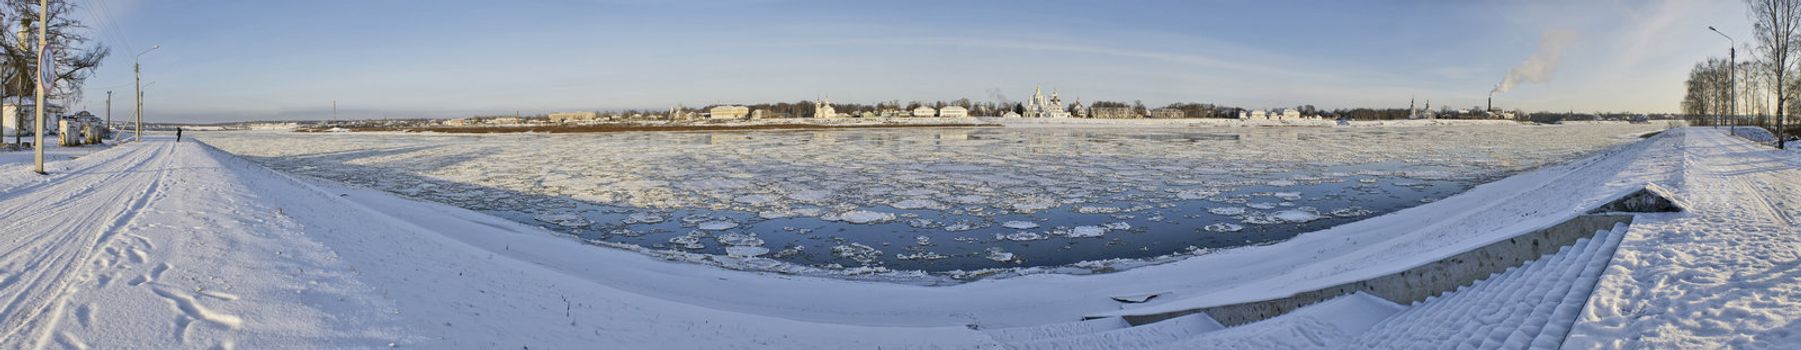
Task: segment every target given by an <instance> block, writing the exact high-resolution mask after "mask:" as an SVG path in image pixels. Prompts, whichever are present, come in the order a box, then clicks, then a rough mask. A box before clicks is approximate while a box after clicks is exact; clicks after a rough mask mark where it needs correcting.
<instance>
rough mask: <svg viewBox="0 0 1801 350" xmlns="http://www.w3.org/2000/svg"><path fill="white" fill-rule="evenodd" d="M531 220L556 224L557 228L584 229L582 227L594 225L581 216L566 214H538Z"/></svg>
mask: <svg viewBox="0 0 1801 350" xmlns="http://www.w3.org/2000/svg"><path fill="white" fill-rule="evenodd" d="M532 218H533V219H537V220H538V221H543V222H548V223H552V224H556V225H557V226H562V227H584V226H588V225H593V224H594V222H593V221H588V219H587V218H583V217H582V216H581V215H576V214H567V213H558V214H538V215H536V216H533V217H532Z"/></svg>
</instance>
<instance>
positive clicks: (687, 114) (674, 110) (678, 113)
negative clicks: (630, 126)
mask: <svg viewBox="0 0 1801 350" xmlns="http://www.w3.org/2000/svg"><path fill="white" fill-rule="evenodd" d="M694 113H695V112H694V111H691V110H688V107H686V106H682V105H679V104H678V105H674V106H669V115H668V117H669V120H670V121H683V120H690V119H694V118H695V115H694ZM642 118H643V117H642V116H640V115H636V114H634V115H632V119H642Z"/></svg>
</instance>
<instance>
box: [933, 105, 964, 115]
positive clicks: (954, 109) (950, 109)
mask: <svg viewBox="0 0 1801 350" xmlns="http://www.w3.org/2000/svg"><path fill="white" fill-rule="evenodd" d="M938 116H940V117H945V118H965V117H969V109H968V108H963V106H945V107H944V108H939V109H938Z"/></svg>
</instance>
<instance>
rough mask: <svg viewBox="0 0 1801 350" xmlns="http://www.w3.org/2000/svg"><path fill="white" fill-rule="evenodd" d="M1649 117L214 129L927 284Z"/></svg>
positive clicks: (1379, 201)
mask: <svg viewBox="0 0 1801 350" xmlns="http://www.w3.org/2000/svg"><path fill="white" fill-rule="evenodd" d="M1639 129H1646V130H1654V129H1656V127H1655V126H1633V125H1593V126H1573V127H1529V126H1447V127H1432V128H1406V129H1399V128H1396V129H1388V128H1357V129H1337V128H1284V129H1281V130H1263V129H1209V128H1187V129H1183V130H1171V129H1132V128H1108V129H1055V128H1045V129H910V130H845V131H824V132H814V131H793V132H790V131H758V132H692V133H687V132H684V133H605V134H554V135H545V134H534V135H525V134H491V135H444V134H434V135H418V134H399V133H371V134H362V133H350V134H337V135H330V137H321V135H314V134H303V133H273V132H219V133H208V134H206V135H202V136H201V138H202V139H203V140H204V141H206V142H208V143H209V144H212V145H213V146H216V147H219V148H220V149H223V150H226V151H228V152H232V153H235V154H238V155H241V156H244V157H245V158H247V159H250V160H252V161H255V162H258V163H260V164H263V165H266V166H269V167H271V168H274V169H277V170H282V171H285V172H289V173H294V174H298V175H303V176H312V177H318V178H324V179H329V180H334V181H339V182H344V183H348V184H352V185H357V186H364V187H370V188H375V189H380V190H384V191H388V192H391V193H395V194H398V195H402V196H406V197H411V198H416V199H421V200H428V201H436V202H441V203H446V204H450V205H455V206H459V207H463V208H466V209H471V210H476V211H481V212H485V213H491V214H494V215H497V216H500V217H504V218H508V219H512V220H516V221H520V222H526V223H530V224H532V225H535V226H540V227H545V228H547V229H550V230H554V231H558V232H564V233H568V234H570V235H573V236H576V237H579V238H581V239H582V240H583V241H586V242H592V243H594V244H599V245H606V246H610V247H616V248H621V249H629V250H634V251H639V252H643V253H645V254H650V255H655V256H659V257H663V258H667V259H671V260H678V261H689V262H696V263H706V264H715V265H720V266H724V267H728V268H736V269H752V270H766V271H774V272H780V273H794V274H819V275H832V276H838V277H845V278H870V279H907V278H928V279H931V278H937V277H922V276H952V277H955V278H969V277H979V276H1005V275H1017V274H1023V273H1029V271H1056V272H1058V273H1080V272H1081V271H1112V270H1117V269H1119V268H1125V267H1130V266H1139V265H1142V264H1145V263H1147V262H1151V261H1167V260H1168V259H1177V258H1179V257H1181V256H1185V255H1189V254H1204V253H1206V252H1211V251H1217V250H1219V249H1230V248H1233V247H1237V246H1244V245H1257V244H1269V243H1273V242H1278V241H1281V240H1284V239H1287V238H1288V237H1292V236H1294V235H1296V234H1301V233H1303V232H1307V231H1313V230H1319V229H1323V228H1326V227H1330V226H1333V225H1338V224H1342V223H1346V222H1350V221H1353V220H1359V219H1363V218H1366V217H1370V216H1374V215H1381V214H1384V213H1388V212H1392V211H1395V210H1399V209H1403V208H1407V207H1411V206H1415V205H1420V204H1422V203H1428V202H1431V201H1434V200H1437V199H1440V198H1445V197H1447V196H1450V195H1454V194H1456V193H1457V192H1460V191H1463V190H1465V189H1467V188H1469V187H1470V186H1474V185H1476V184H1479V183H1482V182H1486V181H1491V180H1494V179H1497V178H1499V177H1501V176H1506V175H1509V174H1513V173H1515V172H1518V171H1523V170H1527V169H1532V168H1535V167H1539V166H1543V165H1546V164H1549V163H1552V162H1559V161H1565V160H1569V159H1573V158H1575V157H1578V156H1581V155H1583V154H1586V153H1589V152H1593V151H1595V150H1599V149H1602V148H1605V147H1610V146H1613V145H1617V144H1621V143H1624V142H1629V141H1631V139H1627V138H1619V137H1616V136H1618V135H1632V134H1636V133H1635V131H1637V130H1639ZM753 135H754V137H752V136H753ZM944 135H950V137H940V136H944ZM1470 140H1483V142H1469V141H1470ZM1322 145H1351V146H1346V147H1338V146H1322ZM1196 232H1209V233H1219V234H1213V235H1209V234H1196ZM1225 233H1232V234H1231V235H1229V236H1230V237H1232V239H1218V238H1219V237H1221V236H1223V234H1225Z"/></svg>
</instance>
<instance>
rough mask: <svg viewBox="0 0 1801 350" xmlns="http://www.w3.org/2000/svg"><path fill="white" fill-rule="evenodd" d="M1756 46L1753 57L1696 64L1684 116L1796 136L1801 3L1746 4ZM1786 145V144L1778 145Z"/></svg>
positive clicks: (1761, 0)
mask: <svg viewBox="0 0 1801 350" xmlns="http://www.w3.org/2000/svg"><path fill="white" fill-rule="evenodd" d="M1745 4H1746V5H1748V7H1749V11H1748V13H1747V15H1748V17H1749V19H1750V20H1751V28H1752V36H1753V37H1754V38H1755V39H1756V40H1755V41H1756V46H1755V47H1751V48H1750V50H1747V51H1748V52H1750V53H1752V55H1748V56H1749V58H1748V59H1744V60H1740V61H1739V62H1736V63H1735V62H1731V61H1729V60H1727V59H1725V58H1718V57H1714V58H1708V59H1707V60H1705V61H1702V62H1700V63H1696V64H1695V67H1694V69H1692V70H1690V71H1689V78H1688V81H1687V82H1686V83H1685V85H1686V86H1685V87H1686V88H1687V94H1686V95H1684V96H1683V99H1682V112H1683V114H1687V115H1688V116H1689V121H1690V122H1691V123H1694V124H1697V125H1719V124H1731V125H1743V124H1751V125H1756V126H1760V127H1764V128H1766V129H1769V130H1770V131H1771V132H1773V133H1775V134H1776V136H1777V139H1778V140H1786V139H1788V137H1789V135H1796V134H1797V131H1801V130H1794V129H1796V127H1795V126H1793V125H1789V123H1788V120H1787V119H1788V113H1789V111H1791V110H1794V109H1795V108H1796V107H1801V99H1797V98H1796V96H1795V94H1796V91H1798V90H1797V88H1801V79H1797V77H1795V76H1794V75H1795V74H1794V73H1795V69H1796V68H1797V67H1796V64H1797V62H1796V57H1797V55H1798V54H1801V52H1796V51H1797V50H1801V47H1797V46H1796V43H1795V41H1796V40H1801V0H1745ZM1776 146H1777V147H1782V142H1780V141H1779V142H1777V144H1776Z"/></svg>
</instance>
